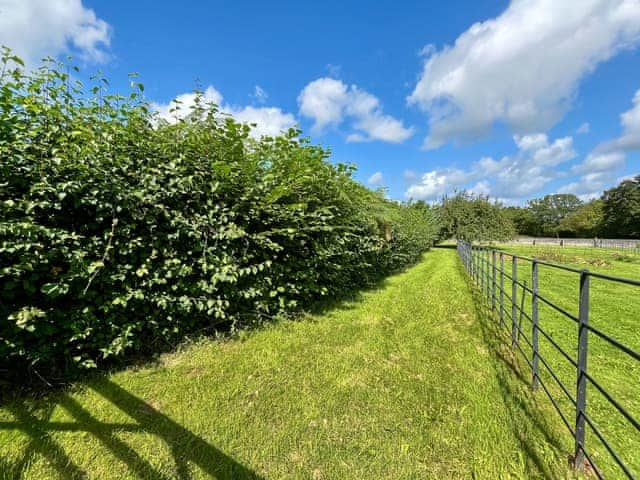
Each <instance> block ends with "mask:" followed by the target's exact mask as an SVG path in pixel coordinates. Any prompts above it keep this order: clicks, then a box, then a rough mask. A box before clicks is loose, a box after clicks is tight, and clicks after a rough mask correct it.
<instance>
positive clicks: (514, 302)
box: [511, 256, 518, 348]
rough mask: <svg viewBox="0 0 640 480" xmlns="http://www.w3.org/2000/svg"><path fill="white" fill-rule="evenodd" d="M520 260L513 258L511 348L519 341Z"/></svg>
mask: <svg viewBox="0 0 640 480" xmlns="http://www.w3.org/2000/svg"><path fill="white" fill-rule="evenodd" d="M517 282H518V259H517V258H516V257H515V256H512V257H511V347H512V348H513V347H515V346H516V342H517V341H518V336H517V333H518V331H517V328H518V321H517V319H518V285H517Z"/></svg>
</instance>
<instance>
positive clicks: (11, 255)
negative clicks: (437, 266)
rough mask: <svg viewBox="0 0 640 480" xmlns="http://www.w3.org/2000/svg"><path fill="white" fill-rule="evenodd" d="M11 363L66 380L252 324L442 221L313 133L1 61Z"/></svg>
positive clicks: (420, 245)
mask: <svg viewBox="0 0 640 480" xmlns="http://www.w3.org/2000/svg"><path fill="white" fill-rule="evenodd" d="M0 72H1V75H2V76H1V77H0V158H2V162H1V164H0V238H1V239H2V240H1V243H0V321H1V322H2V323H0V358H2V361H1V364H0V368H2V369H6V370H10V371H11V372H13V373H15V374H16V375H20V374H21V372H24V371H25V370H27V369H30V368H35V369H37V371H38V372H40V373H43V374H47V375H60V374H62V373H64V372H67V371H69V370H70V369H76V368H78V367H83V368H91V367H96V366H99V365H100V364H102V363H106V362H108V361H112V360H114V359H117V358H120V357H123V356H124V355H125V354H127V353H130V352H140V351H153V350H156V349H158V348H160V347H161V346H163V345H167V344H168V345H171V344H173V343H174V342H175V341H178V340H179V339H181V338H182V337H183V336H184V335H185V334H187V333H189V332H194V331H203V330H204V331H207V330H209V331H210V330H212V329H217V328H229V327H232V328H237V327H240V326H243V325H249V324H256V323H260V322H262V321H264V320H265V319H270V318H273V317H274V316H278V315H286V314H290V313H291V312H293V311H295V310H298V309H301V308H305V307H307V306H309V305H310V304H311V303H312V302H314V301H316V300H318V299H320V298H322V297H333V296H338V295H342V294H344V293H345V292H347V291H349V290H353V289H354V288H358V287H359V286H362V285H366V284H368V283H370V282H371V281H372V280H374V279H376V278H377V277H379V276H380V275H385V274H387V273H389V272H391V271H393V270H395V269H397V268H400V267H402V266H404V265H407V264H410V263H411V262H414V261H416V260H417V259H418V258H419V256H420V254H421V253H422V252H423V251H424V250H425V249H426V248H428V247H429V245H430V244H431V242H432V240H433V238H434V235H435V233H436V232H435V230H436V229H435V225H434V222H433V220H432V218H431V217H430V213H429V212H428V211H423V210H418V209H416V208H414V207H413V206H407V205H402V204H398V203H395V202H391V201H388V200H386V199H385V198H384V197H383V195H382V194H381V193H378V192H371V191H369V190H367V189H366V188H364V187H363V186H361V185H360V184H358V183H357V182H355V181H354V180H353V179H352V178H351V173H352V168H351V167H347V166H344V165H333V164H331V163H330V162H328V161H327V157H328V152H327V151H325V150H324V149H322V148H320V147H318V146H314V145H310V144H309V143H308V141H307V140H306V139H304V138H300V137H299V132H297V131H295V130H291V131H289V132H288V133H287V134H286V135H283V136H281V137H278V138H266V137H265V138H263V139H261V140H252V139H251V137H250V135H249V133H250V127H249V126H246V125H241V124H239V123H237V122H235V121H234V120H233V119H232V118H228V117H225V116H224V115H221V114H219V113H218V111H217V107H216V106H215V105H208V104H204V103H203V101H202V96H201V95H199V96H198V101H197V102H196V106H195V107H194V108H193V110H192V111H191V112H190V113H189V115H187V116H186V118H184V119H182V120H179V121H178V122H177V123H175V124H169V123H167V122H164V121H162V120H159V119H158V118H157V117H156V116H155V115H154V114H153V113H152V112H151V111H150V109H149V106H148V104H147V103H146V102H145V101H144V99H143V86H142V85H141V84H138V83H137V82H136V81H135V79H134V78H132V82H131V86H132V92H131V94H130V95H129V96H127V97H124V96H121V95H112V94H109V93H108V92H107V87H108V82H107V81H106V80H105V79H103V78H101V77H100V76H98V77H96V78H95V79H94V83H95V84H94V85H93V86H92V87H91V89H90V92H84V91H83V86H82V84H81V83H80V82H78V81H73V80H72V78H71V77H70V75H69V74H68V73H67V70H66V67H65V66H63V65H59V64H56V63H54V62H52V61H48V62H46V63H45V64H44V65H43V66H42V67H41V68H40V69H38V70H37V71H34V72H25V71H24V70H23V69H22V68H21V66H20V60H19V59H18V58H16V57H12V56H11V54H10V52H9V51H7V50H5V51H4V53H3V58H2V64H1V65H0Z"/></svg>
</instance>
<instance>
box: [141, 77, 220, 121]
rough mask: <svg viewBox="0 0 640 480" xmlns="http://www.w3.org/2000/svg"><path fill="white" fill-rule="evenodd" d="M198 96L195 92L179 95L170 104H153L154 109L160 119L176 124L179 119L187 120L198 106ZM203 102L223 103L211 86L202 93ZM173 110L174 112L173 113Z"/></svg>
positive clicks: (217, 92) (218, 93)
mask: <svg viewBox="0 0 640 480" xmlns="http://www.w3.org/2000/svg"><path fill="white" fill-rule="evenodd" d="M196 97H197V95H196V94H195V93H194V92H189V93H181V94H180V95H177V96H176V97H175V98H174V99H173V100H171V101H170V102H169V103H164V104H163V103H152V104H151V106H152V108H153V109H154V110H155V111H156V112H158V117H160V118H162V119H164V120H166V121H167V122H169V123H172V122H175V121H176V120H177V119H180V118H185V117H186V116H187V115H188V114H189V113H190V112H191V109H192V108H193V107H194V106H195V104H196ZM202 101H203V102H204V103H205V104H206V103H215V104H216V105H220V103H222V94H221V93H220V92H219V91H218V90H216V89H215V88H213V87H212V86H211V85H209V86H208V87H207V88H206V90H204V91H203V92H202ZM172 110H173V111H172Z"/></svg>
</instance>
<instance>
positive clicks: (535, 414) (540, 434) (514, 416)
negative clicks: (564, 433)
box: [459, 263, 569, 479]
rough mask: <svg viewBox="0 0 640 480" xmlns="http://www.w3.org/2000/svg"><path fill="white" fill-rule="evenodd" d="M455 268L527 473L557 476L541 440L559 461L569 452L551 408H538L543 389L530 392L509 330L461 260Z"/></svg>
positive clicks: (526, 371) (527, 375) (525, 368)
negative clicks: (463, 283)
mask: <svg viewBox="0 0 640 480" xmlns="http://www.w3.org/2000/svg"><path fill="white" fill-rule="evenodd" d="M459 268H460V272H461V274H462V275H464V276H465V277H466V278H467V283H468V285H469V289H470V291H471V294H472V296H473V299H474V306H475V310H476V316H477V318H478V320H479V325H480V331H481V334H482V340H483V341H484V344H485V345H486V346H487V347H488V349H489V352H490V354H491V361H492V363H493V369H494V371H495V376H496V380H497V382H498V386H499V388H500V394H501V396H502V400H503V404H504V406H505V408H506V411H507V414H508V415H509V423H510V425H511V427H512V433H513V435H514V437H515V438H517V439H518V443H519V447H520V449H521V450H522V452H523V454H524V455H525V458H526V468H527V473H528V474H529V476H530V477H531V478H540V477H542V478H546V479H555V478H558V468H559V467H558V465H549V463H548V459H545V458H542V456H541V455H540V450H541V448H540V447H541V445H540V441H541V440H542V441H544V442H545V443H546V445H547V446H549V447H551V448H552V449H553V450H554V451H555V454H556V457H557V458H556V460H557V461H558V462H559V463H560V462H561V461H562V460H561V459H562V458H567V455H568V454H569V452H568V451H566V449H565V447H563V445H562V441H561V437H560V435H559V434H558V432H557V430H556V429H555V428H554V427H552V425H555V420H556V418H554V417H553V415H554V414H555V412H545V411H544V409H542V408H540V406H539V405H538V403H537V402H538V401H539V399H538V395H544V393H543V392H542V393H541V392H533V390H532V389H531V372H530V371H529V369H528V366H527V365H526V364H525V362H524V360H523V359H522V358H520V357H519V352H518V351H516V350H515V349H513V348H512V347H511V345H510V343H511V336H510V333H509V332H507V331H506V329H505V328H504V327H501V326H500V321H499V318H498V317H497V315H496V314H495V313H494V312H493V311H492V309H491V306H490V305H489V304H488V303H487V302H486V301H485V300H484V298H483V297H482V294H481V293H480V292H479V291H478V290H477V288H476V287H475V286H474V285H473V282H472V281H471V280H470V279H469V277H468V275H467V273H466V271H465V270H464V267H463V265H462V263H460V266H459ZM543 400H546V399H543ZM525 426H526V428H524V427H525ZM530 432H532V433H533V434H530ZM543 447H544V446H543Z"/></svg>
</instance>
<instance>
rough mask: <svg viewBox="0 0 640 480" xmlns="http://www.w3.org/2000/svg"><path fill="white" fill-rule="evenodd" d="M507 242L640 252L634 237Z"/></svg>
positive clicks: (639, 244) (546, 238) (544, 238)
mask: <svg viewBox="0 0 640 480" xmlns="http://www.w3.org/2000/svg"><path fill="white" fill-rule="evenodd" d="M506 243H507V244H512V245H535V246H561V247H593V248H608V249H612V250H624V251H628V252H632V253H640V240H634V239H616V238H556V237H516V238H514V239H512V240H509V241H508V242H506Z"/></svg>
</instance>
